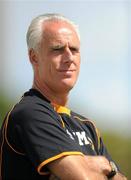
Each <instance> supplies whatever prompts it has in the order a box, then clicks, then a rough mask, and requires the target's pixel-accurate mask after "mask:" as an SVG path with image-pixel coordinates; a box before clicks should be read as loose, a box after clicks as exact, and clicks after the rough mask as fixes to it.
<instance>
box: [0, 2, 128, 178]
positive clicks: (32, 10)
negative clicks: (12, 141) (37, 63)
mask: <svg viewBox="0 0 131 180" xmlns="http://www.w3.org/2000/svg"><path fill="white" fill-rule="evenodd" d="M43 13H62V14H63V15H65V16H66V17H68V18H70V19H71V20H72V21H74V22H75V23H76V24H78V25H79V29H80V34H81V72H80V76H79V79H78V82H77V84H76V86H75V88H74V89H73V90H72V92H71V94H70V101H69V107H70V108H71V109H73V110H74V111H77V112H78V113H81V114H82V115H84V116H87V117H88V118H90V119H92V120H93V121H94V122H95V124H96V125H97V127H98V129H99V130H100V132H101V135H102V137H103V139H104V142H105V144H106V146H107V148H108V150H109V152H110V154H111V155H112V157H113V159H114V160H115V161H116V162H117V163H118V165H119V166H120V168H121V170H122V171H123V172H124V173H125V175H127V177H128V179H129V180H131V171H130V165H131V163H130V162H131V121H130V116H131V113H130V107H131V93H130V90H131V81H130V75H131V72H130V66H131V63H130V57H131V52H130V50H129V49H130V48H131V35H130V32H131V2H130V1H128V0H104V1H100V0H90V1H88V0H72V1H71V0H70V1H69V0H59V1H58V0H53V1H52V0H41V1H40V0H34V1H32V0H14V1H13V0H0V126H1V123H2V121H3V119H4V116H5V114H6V112H7V111H8V110H9V109H10V108H11V106H12V105H13V104H14V103H16V102H17V101H18V100H19V99H20V97H21V96H22V94H23V93H24V92H25V91H26V90H28V89H30V88H31V86H32V79H33V73H32V67H31V65H30V63H29V60H28V53H27V46H26V32H27V28H28V26H29V24H30V22H31V20H32V19H33V18H34V17H35V16H37V15H40V14H43Z"/></svg>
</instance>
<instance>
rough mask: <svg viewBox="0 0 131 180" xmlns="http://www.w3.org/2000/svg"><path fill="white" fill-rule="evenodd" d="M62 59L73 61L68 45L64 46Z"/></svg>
mask: <svg viewBox="0 0 131 180" xmlns="http://www.w3.org/2000/svg"><path fill="white" fill-rule="evenodd" d="M63 60H64V61H65V62H72V61H73V54H72V52H71V50H70V48H69V47H66V48H65V49H64V54H63Z"/></svg>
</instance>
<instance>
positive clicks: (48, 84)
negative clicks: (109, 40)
mask: <svg viewBox="0 0 131 180" xmlns="http://www.w3.org/2000/svg"><path fill="white" fill-rule="evenodd" d="M27 45H28V52H29V59H30V62H31V64H32V67H33V72H34V80H33V86H32V89H30V90H29V91H28V92H26V93H25V94H24V95H23V97H22V99H21V100H20V102H19V103H17V104H16V105H15V106H14V107H13V108H12V109H11V111H10V112H9V113H8V114H7V116H6V118H5V121H4V123H3V126H2V128H1V136H0V137H1V153H0V157H1V164H0V165H1V173H0V174H1V180H3V179H4V180H40V179H50V180H51V179H61V180H67V179H69V180H105V179H109V178H112V179H113V180H124V179H126V178H125V177H124V176H123V175H122V174H121V173H120V172H119V169H118V167H117V165H115V163H114V162H113V160H112V159H111V157H110V155H109V154H108V152H107V150H106V148H105V146H104V144H103V142H102V139H101V137H100V136H99V133H98V131H97V129H96V127H95V126H94V124H93V123H92V122H91V121H90V120H88V119H86V118H84V117H83V116H81V115H79V114H77V113H75V112H73V111H71V110H70V109H68V108H67V101H68V95H69V92H70V90H71V89H72V88H73V87H74V85H75V83H76V80H77V77H78V74H79V69H80V38H79V33H78V29H77V27H76V26H75V25H74V24H73V23H72V22H71V21H69V20H68V19H66V18H65V17H63V16H62V15H59V14H45V15H41V16H39V17H36V18H35V19H34V20H33V21H32V22H31V25H30V27H29V29H28V32H27Z"/></svg>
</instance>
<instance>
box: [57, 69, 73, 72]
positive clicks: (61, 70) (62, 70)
mask: <svg viewBox="0 0 131 180" xmlns="http://www.w3.org/2000/svg"><path fill="white" fill-rule="evenodd" d="M65 71H75V69H60V70H59V72H65Z"/></svg>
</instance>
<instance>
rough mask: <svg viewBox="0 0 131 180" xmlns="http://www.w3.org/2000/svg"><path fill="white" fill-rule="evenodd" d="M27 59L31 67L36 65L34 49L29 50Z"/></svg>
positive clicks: (36, 57) (36, 54)
mask: <svg viewBox="0 0 131 180" xmlns="http://www.w3.org/2000/svg"><path fill="white" fill-rule="evenodd" d="M28 54H29V59H30V62H31V64H32V65H37V64H38V53H37V52H36V51H35V50H34V49H30V50H29V52H28Z"/></svg>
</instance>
